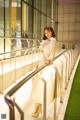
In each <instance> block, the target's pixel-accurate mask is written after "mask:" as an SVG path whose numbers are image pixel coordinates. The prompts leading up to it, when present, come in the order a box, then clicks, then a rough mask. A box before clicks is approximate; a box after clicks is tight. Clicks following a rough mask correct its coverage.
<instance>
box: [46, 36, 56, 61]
mask: <svg viewBox="0 0 80 120" xmlns="http://www.w3.org/2000/svg"><path fill="white" fill-rule="evenodd" d="M50 46H51V52H50V55H49V57H48V58H47V60H51V61H52V60H53V59H54V57H55V52H56V46H57V42H56V39H55V38H52V39H51V45H50Z"/></svg>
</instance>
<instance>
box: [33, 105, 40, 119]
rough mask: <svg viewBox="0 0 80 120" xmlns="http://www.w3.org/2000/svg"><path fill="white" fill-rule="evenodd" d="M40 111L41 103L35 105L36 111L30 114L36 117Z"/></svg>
mask: <svg viewBox="0 0 80 120" xmlns="http://www.w3.org/2000/svg"><path fill="white" fill-rule="evenodd" d="M40 113H42V105H41V104H38V105H37V107H36V111H35V112H34V113H32V116H33V117H34V118H37V117H38V116H39V114H40Z"/></svg>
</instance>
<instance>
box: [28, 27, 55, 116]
mask: <svg viewBox="0 0 80 120" xmlns="http://www.w3.org/2000/svg"><path fill="white" fill-rule="evenodd" d="M43 39H44V40H43V42H41V44H40V49H41V50H42V51H43V59H42V62H41V63H40V64H39V65H38V66H37V67H39V66H41V65H42V64H44V63H45V64H47V67H45V68H44V69H43V70H42V71H41V72H40V73H38V74H37V75H35V77H34V78H33V80H32V82H33V83H32V85H33V86H32V91H31V96H30V99H31V100H32V101H33V102H34V103H35V109H34V112H33V113H32V116H33V117H35V118H36V117H38V115H39V114H40V113H41V112H42V103H43V82H42V80H41V78H43V79H44V80H45V81H46V83H47V103H50V102H53V99H54V94H53V91H54V79H55V69H54V68H53V65H52V63H53V58H54V57H55V51H56V38H55V33H54V30H53V28H52V27H48V26H47V27H45V28H44V37H43Z"/></svg>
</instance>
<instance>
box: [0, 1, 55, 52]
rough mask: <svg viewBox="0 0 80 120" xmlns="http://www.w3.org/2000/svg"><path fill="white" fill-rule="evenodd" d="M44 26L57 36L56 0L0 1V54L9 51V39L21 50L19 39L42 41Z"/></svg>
mask: <svg viewBox="0 0 80 120" xmlns="http://www.w3.org/2000/svg"><path fill="white" fill-rule="evenodd" d="M46 25H49V26H52V27H53V28H54V30H55V32H56V35H57V0H0V53H3V52H7V51H10V50H11V42H12V40H11V39H10V38H11V37H13V38H15V37H16V39H15V40H14V41H15V44H16V45H17V46H19V48H21V39H20V38H21V37H23V35H24V34H27V36H28V38H29V39H33V38H35V39H42V38H43V29H44V27H45V26H46Z"/></svg>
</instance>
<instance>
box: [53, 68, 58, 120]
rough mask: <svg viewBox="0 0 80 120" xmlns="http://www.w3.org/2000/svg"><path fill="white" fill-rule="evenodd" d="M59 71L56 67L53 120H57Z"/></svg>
mask: <svg viewBox="0 0 80 120" xmlns="http://www.w3.org/2000/svg"><path fill="white" fill-rule="evenodd" d="M56 98H57V70H56V67H55V84H54V114H53V120H56V111H57V110H56V109H57V101H56Z"/></svg>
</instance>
